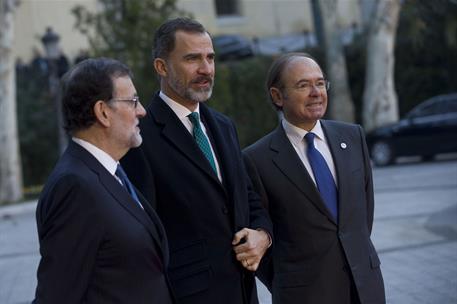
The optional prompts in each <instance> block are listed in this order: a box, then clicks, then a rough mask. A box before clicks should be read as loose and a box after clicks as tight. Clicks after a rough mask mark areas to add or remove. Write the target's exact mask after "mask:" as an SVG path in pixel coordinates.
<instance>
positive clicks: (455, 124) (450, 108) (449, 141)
mask: <svg viewBox="0 0 457 304" xmlns="http://www.w3.org/2000/svg"><path fill="white" fill-rule="evenodd" d="M367 144H368V149H369V151H370V156H371V159H372V161H373V162H374V164H375V165H377V166H385V165H388V164H391V163H393V162H394V160H395V158H396V157H398V156H413V155H414V156H415V155H418V156H422V158H423V159H424V160H428V159H432V158H433V157H434V155H436V154H439V153H449V152H457V93H453V94H448V95H439V96H435V97H433V98H430V99H428V100H426V101H424V102H422V103H421V104H419V105H418V106H416V107H415V108H414V109H413V110H411V111H410V112H409V113H408V114H407V115H406V116H405V118H404V119H401V120H400V121H399V122H397V123H395V124H393V125H389V126H385V127H380V128H378V129H375V130H374V131H372V132H370V133H369V134H367Z"/></svg>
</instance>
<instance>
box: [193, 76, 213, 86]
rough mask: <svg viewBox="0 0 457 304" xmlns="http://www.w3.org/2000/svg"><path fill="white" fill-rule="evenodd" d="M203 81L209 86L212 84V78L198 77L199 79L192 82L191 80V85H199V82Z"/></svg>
mask: <svg viewBox="0 0 457 304" xmlns="http://www.w3.org/2000/svg"><path fill="white" fill-rule="evenodd" d="M203 81H207V82H209V83H210V84H213V78H212V77H209V76H199V77H197V78H195V79H194V80H192V81H191V83H199V82H203Z"/></svg>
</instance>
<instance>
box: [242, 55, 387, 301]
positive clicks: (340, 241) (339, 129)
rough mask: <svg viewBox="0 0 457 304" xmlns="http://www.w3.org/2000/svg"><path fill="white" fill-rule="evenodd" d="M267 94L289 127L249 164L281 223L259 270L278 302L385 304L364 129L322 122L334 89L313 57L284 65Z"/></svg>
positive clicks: (249, 153)
mask: <svg viewBox="0 0 457 304" xmlns="http://www.w3.org/2000/svg"><path fill="white" fill-rule="evenodd" d="M266 86H267V91H268V95H269V97H270V99H271V101H272V103H273V106H274V107H275V108H276V110H277V111H279V112H281V113H282V116H283V119H282V121H281V122H280V124H279V126H278V127H277V129H276V130H274V131H273V132H271V133H270V134H268V135H266V136H265V137H263V138H262V139H260V140H259V141H257V142H256V143H254V144H253V145H251V146H250V147H248V148H246V149H245V151H244V156H245V162H246V167H247V170H248V172H249V175H250V176H251V179H252V182H253V184H254V187H255V188H256V190H257V191H258V193H259V194H260V195H261V197H262V201H263V203H264V205H265V206H266V207H267V208H268V210H269V213H270V216H271V219H272V222H273V224H274V226H273V231H274V240H275V245H274V248H273V259H272V260H271V263H270V264H269V265H266V266H268V267H265V268H262V269H261V271H260V274H261V277H262V278H263V280H264V282H266V284H267V285H268V286H269V287H270V290H271V291H272V295H273V303H274V304H293V303H297V304H299V303H300V304H301V303H319V304H335V303H338V304H353V303H385V295H384V284H383V279H382V275H381V271H380V268H379V266H380V262H379V259H378V256H377V253H376V251H375V249H374V247H373V244H372V242H371V240H370V234H371V228H372V224H373V210H374V198H373V180H372V173H371V167H370V159H369V157H368V151H367V147H366V144H365V139H364V134H363V131H362V129H361V127H360V126H358V125H352V124H347V123H342V122H336V121H330V120H324V119H322V117H323V116H324V114H325V111H326V109H327V90H328V89H329V83H328V81H327V80H326V79H325V78H324V75H323V73H322V70H321V68H320V67H319V65H318V64H317V63H316V61H315V60H314V59H312V58H311V57H310V56H309V55H307V54H303V53H290V54H285V55H283V56H281V57H280V58H278V59H277V60H276V61H275V62H273V64H272V65H271V67H270V70H269V73H268V75H267V82H266ZM335 102H337V101H335Z"/></svg>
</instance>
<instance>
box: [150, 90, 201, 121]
mask: <svg viewBox="0 0 457 304" xmlns="http://www.w3.org/2000/svg"><path fill="white" fill-rule="evenodd" d="M159 96H160V98H162V100H163V101H165V103H166V104H167V105H168V106H169V107H170V108H171V109H172V110H173V112H175V114H176V116H178V118H179V119H183V118H186V117H187V116H189V114H190V113H192V112H191V111H190V110H189V109H188V108H186V107H185V106H183V105H182V104H179V103H177V102H176V101H174V100H173V99H171V98H170V97H168V96H167V95H165V93H164V92H162V91H160V92H159ZM194 112H197V113H198V114H199V115H200V103H197V108H196V109H195V111H194Z"/></svg>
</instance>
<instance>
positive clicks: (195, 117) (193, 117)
mask: <svg viewBox="0 0 457 304" xmlns="http://www.w3.org/2000/svg"><path fill="white" fill-rule="evenodd" d="M188 117H189V119H190V122H191V123H192V125H193V126H194V128H196V127H197V126H198V128H200V115H199V114H198V112H192V113H190V114H189V115H188Z"/></svg>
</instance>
